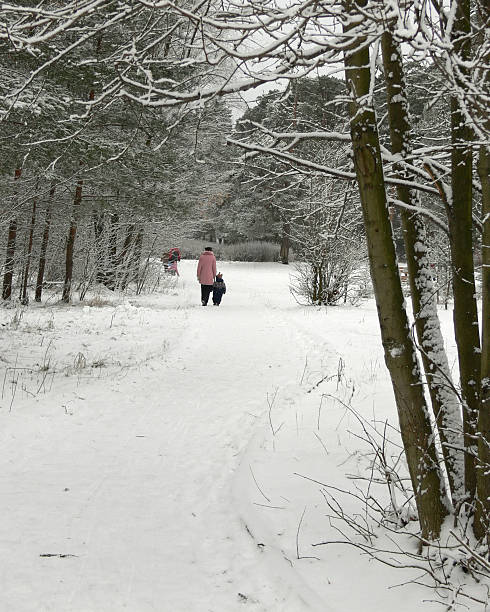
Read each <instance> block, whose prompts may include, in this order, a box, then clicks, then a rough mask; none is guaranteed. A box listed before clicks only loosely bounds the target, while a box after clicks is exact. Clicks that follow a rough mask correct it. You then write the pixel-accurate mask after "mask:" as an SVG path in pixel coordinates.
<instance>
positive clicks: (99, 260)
mask: <svg viewBox="0 0 490 612" xmlns="http://www.w3.org/2000/svg"><path fill="white" fill-rule="evenodd" d="M92 219H93V223H94V237H95V282H96V283H103V282H104V280H105V275H104V260H105V257H104V244H103V235H104V225H105V224H104V214H103V213H97V212H95V211H94V212H93V214H92Z"/></svg>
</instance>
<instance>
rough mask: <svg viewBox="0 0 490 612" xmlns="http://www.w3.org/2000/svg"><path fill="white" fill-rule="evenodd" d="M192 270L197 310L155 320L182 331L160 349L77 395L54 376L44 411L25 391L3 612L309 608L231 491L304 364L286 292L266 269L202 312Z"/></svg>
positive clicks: (16, 438) (10, 491)
mask: <svg viewBox="0 0 490 612" xmlns="http://www.w3.org/2000/svg"><path fill="white" fill-rule="evenodd" d="M183 269H184V280H183V281H182V280H181V281H180V282H181V284H182V283H183V284H184V291H183V293H182V296H183V300H184V303H183V304H182V308H181V309H179V310H177V311H175V310H173V311H170V312H168V311H166V310H165V309H162V310H160V313H159V317H158V318H157V319H156V320H155V319H154V320H153V321H152V323H153V329H152V328H151V325H150V333H149V334H148V340H149V342H152V343H154V344H158V343H161V338H158V335H159V334H162V333H164V330H165V329H166V328H169V329H168V331H167V333H166V334H165V336H166V337H167V338H166V341H165V342H166V343H165V345H164V347H163V353H162V352H161V353H160V356H159V358H154V359H151V360H149V361H148V362H146V363H144V364H143V365H141V366H140V367H137V368H135V367H133V368H127V369H125V370H122V371H120V372H119V373H117V375H116V376H108V377H106V376H104V377H102V378H95V379H88V380H84V379H83V378H82V379H80V378H79V379H78V384H77V387H76V389H75V390H71V389H70V388H69V385H68V384H67V383H68V382H69V381H68V380H67V381H58V380H55V381H54V384H53V388H52V390H51V393H49V394H46V395H45V396H43V397H41V398H37V400H38V401H37V404H38V409H39V410H40V413H39V414H38V415H37V417H39V418H32V415H29V414H28V408H27V407H26V408H24V404H21V403H20V400H19V399H17V400H16V401H15V402H14V404H13V409H12V411H11V413H10V415H9V416H8V418H6V419H5V421H4V423H3V425H4V427H3V431H2V448H3V457H4V458H5V460H6V461H7V469H2V470H1V473H0V486H1V490H2V492H3V499H4V503H6V507H5V506H4V512H3V516H4V521H3V522H2V525H1V526H0V539H1V541H2V542H3V543H4V545H5V544H7V545H8V547H9V553H8V555H5V554H4V555H2V559H1V576H2V584H3V585H4V588H3V594H2V604H1V606H2V607H1V609H2V610H16V612H21V611H22V612H23V611H27V610H32V611H41V610H42V611H48V610H50V611H51V610H54V611H60V612H61V611H67V612H68V611H77V612H78V611H82V610H83V611H102V610H103V611H105V610H107V611H116V610H133V611H135V612H136V611H137V612H140V611H141V612H143V611H146V610H164V611H167V610H168V611H169V612H170V611H180V610H181V611H182V612H184V611H189V612H191V611H194V610H195V611H207V610H210V611H211V610H213V611H216V612H220V611H230V610H234V609H242V607H243V605H244V604H248V607H249V608H250V609H257V610H271V611H272V610H285V609H288V610H296V609H298V610H300V609H303V604H302V600H301V599H299V597H301V595H300V594H299V595H298V594H296V593H295V589H294V584H293V585H291V584H290V580H288V581H287V582H286V583H283V584H276V583H275V582H274V577H273V576H271V575H268V573H267V568H266V567H265V566H266V563H265V562H262V561H261V560H260V556H261V555H260V549H259V548H258V547H257V543H256V542H254V541H253V539H252V537H251V535H250V534H249V533H248V532H247V530H246V529H245V527H244V525H243V524H242V523H241V522H240V517H239V514H238V512H237V509H236V507H235V505H234V499H233V496H232V494H231V491H232V477H233V474H234V471H235V470H236V468H237V464H238V462H239V458H240V453H241V451H242V450H243V449H244V447H245V446H246V445H247V443H248V441H249V439H250V437H251V435H252V432H253V430H254V427H256V426H257V423H256V422H257V420H258V419H259V420H260V419H261V418H262V416H263V415H264V411H265V408H266V407H267V402H266V398H267V394H269V393H271V392H272V389H273V388H274V387H275V386H280V385H282V384H284V383H285V382H287V380H288V378H289V377H290V376H297V373H298V371H300V370H301V367H302V363H301V360H303V359H304V356H303V354H299V353H297V352H295V351H292V350H291V347H292V346H295V339H294V337H293V332H292V331H291V330H290V329H289V328H288V326H286V324H285V322H284V321H282V320H281V319H279V320H278V319H277V315H276V317H275V318H274V313H275V311H274V301H273V300H274V295H277V294H278V293H279V295H280V296H281V298H282V299H284V298H283V295H281V294H283V292H284V290H285V289H286V287H285V286H284V285H283V286H282V287H279V288H278V287H277V286H276V285H274V283H273V282H272V280H273V278H274V277H272V276H271V277H270V278H267V275H264V274H263V273H262V275H261V278H260V283H261V285H262V286H261V287H257V286H251V287H250V286H246V285H242V286H240V285H239V284H238V283H237V280H238V279H237V280H235V286H234V282H233V280H231V281H230V280H229V279H228V278H227V279H226V280H227V281H228V282H229V287H230V289H229V292H228V295H227V296H225V299H224V302H223V304H222V306H221V307H220V308H219V309H218V308H214V307H213V306H212V305H211V306H208V307H207V308H202V307H201V306H194V304H195V303H196V302H197V300H198V292H199V286H198V284H197V283H195V284H193V283H192V280H193V278H192V272H191V267H190V265H189V264H187V269H186V265H184V266H183ZM186 272H187V273H188V274H187V279H186ZM285 279H286V277H285V276H283V277H282V278H281V281H282V282H283V283H284V280H285ZM160 306H161V305H160ZM157 307H158V304H157ZM92 310H95V309H92ZM157 314H158V313H157ZM237 315H238V316H237ZM60 316H62V315H60ZM271 317H272V318H274V321H275V324H272V323H271ZM165 322H166V324H165ZM278 322H279V324H278ZM156 323H158V325H157V324H156ZM265 345H266V346H267V351H266V352H267V358H266V361H265V355H264V348H263V347H264V346H265ZM148 348H149V346H148V347H147V349H148ZM150 352H151V351H150ZM73 353H75V349H74V351H73ZM156 354H158V350H157V351H156ZM71 384H72V385H73V380H71ZM58 386H62V387H64V396H63V397H65V398H66V397H69V400H68V401H67V402H66V403H62V402H64V401H65V400H64V399H63V397H62V398H60V397H59V396H57V394H56V390H57V388H58ZM58 393H59V391H58ZM56 403H58V405H57V406H55V404H56ZM59 403H62V406H63V408H61V406H60V405H59ZM26 406H27V403H26ZM4 418H5V416H4ZM4 468H5V466H4ZM46 555H49V556H46ZM59 555H62V556H59ZM65 555H67V556H65ZM72 555H73V556H72ZM284 563H286V562H284ZM286 573H287V571H286ZM293 582H294V581H293ZM286 601H287V603H286Z"/></svg>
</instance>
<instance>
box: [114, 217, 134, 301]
mask: <svg viewBox="0 0 490 612" xmlns="http://www.w3.org/2000/svg"><path fill="white" fill-rule="evenodd" d="M135 228H136V225H135V224H131V225H128V229H127V232H126V237H125V239H124V244H123V248H122V250H121V252H120V253H119V257H118V263H117V271H118V277H119V279H120V280H119V283H118V284H119V287H120V288H121V289H122V290H123V291H124V289H126V285H127V282H128V274H129V270H128V268H129V267H130V264H131V256H130V255H131V253H130V250H131V247H132V245H133V242H134V231H135Z"/></svg>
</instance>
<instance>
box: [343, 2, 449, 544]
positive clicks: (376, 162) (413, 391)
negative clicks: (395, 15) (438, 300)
mask: <svg viewBox="0 0 490 612" xmlns="http://www.w3.org/2000/svg"><path fill="white" fill-rule="evenodd" d="M345 6H346V8H347V9H348V11H349V12H350V10H349V9H350V8H352V9H353V11H354V14H355V15H356V16H357V17H358V16H359V11H358V10H356V7H357V6H359V5H358V4H356V2H355V0H346V2H345ZM351 23H355V21H354V20H351ZM352 27H355V26H354V25H352V26H351V25H347V26H344V32H346V33H349V31H350V30H351V28H352ZM353 45H355V47H354V46H353V47H351V49H349V50H348V51H346V52H345V57H344V63H345V68H346V80H347V86H348V89H349V91H350V96H351V103H350V104H349V113H350V117H351V121H350V128H351V139H352V147H353V153H354V163H355V170H356V176H357V181H358V186H359V194H360V199H361V205H362V211H363V217H364V225H365V229H366V238H367V246H368V255H369V263H370V269H371V278H372V281H373V288H374V294H375V299H376V306H377V310H378V320H379V324H380V330H381V338H382V342H383V347H384V355H385V363H386V366H387V368H388V371H389V373H390V377H391V381H392V386H393V391H394V395H395V401H396V406H397V410H398V418H399V422H400V431H401V436H402V440H403V445H404V449H405V455H406V459H407V463H408V469H409V472H410V478H411V482H412V486H413V490H414V495H415V501H416V504H417V509H418V514H419V521H420V526H421V532H422V536H423V537H424V538H427V539H434V538H437V537H438V536H439V535H440V530H441V525H442V522H443V519H444V517H445V516H446V514H447V512H448V509H447V500H446V495H445V489H444V483H443V478H442V475H441V472H440V469H439V465H438V458H437V451H436V447H435V444H434V436H433V432H432V427H431V423H430V419H429V414H428V410H427V405H426V402H425V397H424V392H423V387H422V381H421V376H420V371H419V366H418V362H417V359H416V352H415V346H414V343H413V341H412V338H411V336H410V327H409V324H408V318H407V314H406V312H405V308H404V297H403V293H402V288H401V282H400V276H399V273H398V266H397V261H396V254H395V247H394V242H393V232H392V228H391V223H390V219H389V211H388V205H387V198H386V189H385V184H384V177H383V167H382V160H381V153H380V146H379V136H378V132H377V125H376V116H375V113H374V108H373V106H372V100H371V96H370V82H371V69H370V58H369V47H368V46H367V44H366V40H365V39H363V38H361V37H357V38H356V39H354V40H353Z"/></svg>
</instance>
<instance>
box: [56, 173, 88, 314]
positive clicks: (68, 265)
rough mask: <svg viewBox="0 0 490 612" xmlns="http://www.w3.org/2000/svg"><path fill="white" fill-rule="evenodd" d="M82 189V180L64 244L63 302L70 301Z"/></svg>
mask: <svg viewBox="0 0 490 612" xmlns="http://www.w3.org/2000/svg"><path fill="white" fill-rule="evenodd" d="M82 187H83V180H82V179H80V180H79V181H78V183H77V187H76V189H75V198H74V200H73V209H72V213H71V219H70V229H69V231H68V240H67V242H66V259H65V282H64V284H63V295H62V297H61V299H62V301H63V302H66V303H68V302H69V301H70V294H71V282H72V278H73V252H74V250H75V237H76V234H77V223H78V209H79V208H80V204H81V202H82Z"/></svg>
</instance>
